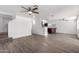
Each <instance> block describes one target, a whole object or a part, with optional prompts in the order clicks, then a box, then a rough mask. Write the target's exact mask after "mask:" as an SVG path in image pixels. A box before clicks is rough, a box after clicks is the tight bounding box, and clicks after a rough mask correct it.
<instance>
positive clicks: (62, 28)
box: [50, 20, 76, 34]
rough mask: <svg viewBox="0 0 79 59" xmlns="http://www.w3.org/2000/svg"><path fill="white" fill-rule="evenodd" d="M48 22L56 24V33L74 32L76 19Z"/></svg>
mask: <svg viewBox="0 0 79 59" xmlns="http://www.w3.org/2000/svg"><path fill="white" fill-rule="evenodd" d="M50 24H56V28H57V29H56V32H57V33H67V34H76V21H74V20H73V21H63V20H61V21H51V22H50Z"/></svg>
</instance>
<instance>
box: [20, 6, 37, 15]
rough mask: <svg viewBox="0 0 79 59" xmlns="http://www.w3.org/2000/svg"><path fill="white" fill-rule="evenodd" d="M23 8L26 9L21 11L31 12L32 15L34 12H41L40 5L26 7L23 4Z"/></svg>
mask: <svg viewBox="0 0 79 59" xmlns="http://www.w3.org/2000/svg"><path fill="white" fill-rule="evenodd" d="M21 8H23V9H24V11H21V12H22V13H25V14H27V13H28V14H29V15H31V14H32V13H35V14H39V12H38V11H37V10H38V6H37V5H34V6H33V7H27V8H26V7H25V6H21Z"/></svg>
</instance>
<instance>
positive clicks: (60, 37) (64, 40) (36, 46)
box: [0, 34, 79, 53]
mask: <svg viewBox="0 0 79 59" xmlns="http://www.w3.org/2000/svg"><path fill="white" fill-rule="evenodd" d="M0 52H1V53H78V52H79V40H78V39H77V38H76V35H69V34H50V35H49V36H48V37H44V36H40V35H32V36H28V37H22V38H18V39H9V38H8V37H7V35H0Z"/></svg>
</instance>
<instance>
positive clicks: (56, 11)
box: [0, 5, 79, 19]
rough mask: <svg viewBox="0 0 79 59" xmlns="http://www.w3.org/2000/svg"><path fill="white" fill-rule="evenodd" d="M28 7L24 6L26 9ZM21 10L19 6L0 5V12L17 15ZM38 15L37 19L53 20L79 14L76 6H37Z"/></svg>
mask: <svg viewBox="0 0 79 59" xmlns="http://www.w3.org/2000/svg"><path fill="white" fill-rule="evenodd" d="M28 6H29V5H26V7H28ZM21 10H22V8H21V6H20V5H0V11H3V12H8V13H12V14H16V13H19V12H20V11H21ZM39 12H40V14H39V15H38V16H37V17H39V18H44V19H46V18H49V17H50V16H51V15H54V16H53V18H63V17H70V16H76V15H78V12H79V6H77V5H75V6H74V5H70V6H69V5H39Z"/></svg>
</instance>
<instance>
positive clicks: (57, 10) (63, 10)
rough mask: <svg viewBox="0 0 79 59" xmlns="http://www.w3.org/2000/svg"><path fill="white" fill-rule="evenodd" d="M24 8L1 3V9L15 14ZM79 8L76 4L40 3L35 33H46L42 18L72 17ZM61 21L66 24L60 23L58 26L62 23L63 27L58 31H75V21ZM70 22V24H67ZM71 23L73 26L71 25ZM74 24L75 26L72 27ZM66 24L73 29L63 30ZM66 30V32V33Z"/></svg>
mask: <svg viewBox="0 0 79 59" xmlns="http://www.w3.org/2000/svg"><path fill="white" fill-rule="evenodd" d="M26 7H28V5H26ZM22 10H23V9H22V8H21V6H17V5H14V6H13V5H9V6H8V5H4V6H3V5H1V6H0V11H5V12H9V13H12V14H14V16H15V14H16V13H20V11H22ZM78 10H79V6H77V5H75V6H73V5H70V6H69V5H67V6H66V5H40V6H39V13H40V14H38V15H36V25H34V30H33V32H34V33H37V34H41V35H42V34H44V30H43V28H42V26H41V22H40V21H41V20H43V19H48V20H53V19H62V18H64V17H72V16H76V15H77V14H78ZM51 15H54V16H53V17H52V19H49V17H50V16H51ZM60 23H62V24H63V23H64V25H62V24H59V25H58V26H59V27H60V25H62V27H61V28H59V27H58V29H57V31H58V32H64V31H65V32H69V33H72V32H73V33H75V32H76V31H75V28H74V27H75V23H74V22H73V21H72V22H60ZM67 24H68V25H67ZM69 25H71V26H69ZM72 25H73V27H72ZM64 26H69V28H72V29H73V30H72V31H70V30H71V29H69V31H68V30H65V29H66V28H65V29H64V30H63V28H64ZM65 32H64V33H65Z"/></svg>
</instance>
